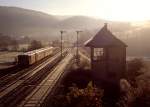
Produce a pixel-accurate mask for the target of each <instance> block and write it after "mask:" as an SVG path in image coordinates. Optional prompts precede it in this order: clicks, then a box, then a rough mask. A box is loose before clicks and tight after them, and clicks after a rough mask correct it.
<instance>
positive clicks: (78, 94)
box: [52, 82, 103, 107]
mask: <svg viewBox="0 0 150 107" xmlns="http://www.w3.org/2000/svg"><path fill="white" fill-rule="evenodd" d="M69 90H70V92H68V93H67V94H66V95H59V96H56V97H55V98H54V99H53V101H52V106H53V107H102V100H101V98H102V96H103V90H101V89H97V88H96V87H94V86H93V84H92V82H89V83H88V85H87V87H86V88H84V89H79V88H78V87H77V86H76V85H75V84H74V85H73V86H72V87H70V88H69Z"/></svg>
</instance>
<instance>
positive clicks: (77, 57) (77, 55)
mask: <svg viewBox="0 0 150 107" xmlns="http://www.w3.org/2000/svg"><path fill="white" fill-rule="evenodd" d="M76 32H77V43H76V47H77V51H76V59H77V64H78V61H79V45H78V44H79V33H81V32H82V31H76Z"/></svg>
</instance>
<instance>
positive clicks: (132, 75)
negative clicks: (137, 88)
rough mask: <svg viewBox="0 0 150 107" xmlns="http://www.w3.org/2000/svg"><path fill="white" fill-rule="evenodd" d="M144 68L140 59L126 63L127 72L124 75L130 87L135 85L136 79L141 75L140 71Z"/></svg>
mask: <svg viewBox="0 0 150 107" xmlns="http://www.w3.org/2000/svg"><path fill="white" fill-rule="evenodd" d="M144 67H145V65H144V63H143V61H142V60H141V59H133V60H131V61H129V62H128V63H127V71H126V74H125V75H126V79H127V80H128V81H129V82H130V84H131V85H135V84H134V83H135V81H136V77H137V76H139V75H141V74H142V73H143V72H140V71H141V69H142V68H144Z"/></svg>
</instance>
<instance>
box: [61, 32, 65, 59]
mask: <svg viewBox="0 0 150 107" xmlns="http://www.w3.org/2000/svg"><path fill="white" fill-rule="evenodd" d="M65 32H66V31H63V30H61V31H60V34H61V46H60V48H61V58H62V57H63V55H62V54H63V33H65Z"/></svg>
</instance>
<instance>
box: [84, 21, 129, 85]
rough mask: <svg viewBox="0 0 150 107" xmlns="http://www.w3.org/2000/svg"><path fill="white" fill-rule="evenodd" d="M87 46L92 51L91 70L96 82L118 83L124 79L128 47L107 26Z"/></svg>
mask: <svg viewBox="0 0 150 107" xmlns="http://www.w3.org/2000/svg"><path fill="white" fill-rule="evenodd" d="M85 46H86V47H90V49H91V68H92V72H93V74H94V76H95V77H94V78H95V79H96V80H101V81H107V82H118V81H119V80H120V78H122V76H123V74H124V72H125V71H126V47H127V45H126V44H125V43H123V42H122V41H121V40H119V39H117V38H116V37H115V36H114V35H113V34H112V33H111V32H110V31H109V30H108V29H107V24H105V25H104V27H103V28H102V29H101V30H100V31H99V32H98V33H97V34H96V35H95V36H94V37H93V38H91V39H89V40H88V41H87V42H86V43H85Z"/></svg>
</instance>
